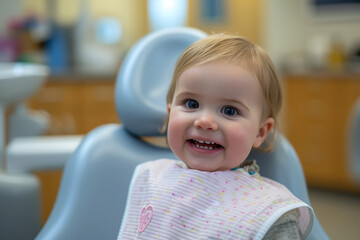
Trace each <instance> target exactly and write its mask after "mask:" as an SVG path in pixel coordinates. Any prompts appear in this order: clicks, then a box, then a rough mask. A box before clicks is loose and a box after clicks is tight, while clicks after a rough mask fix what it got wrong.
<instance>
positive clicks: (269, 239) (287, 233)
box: [263, 209, 302, 240]
mask: <svg viewBox="0 0 360 240" xmlns="http://www.w3.org/2000/svg"><path fill="white" fill-rule="evenodd" d="M298 218H299V212H298V210H297V209H295V210H292V211H289V212H287V213H285V214H284V215H282V216H281V217H280V218H279V219H278V220H277V221H276V222H275V223H274V224H273V225H272V226H271V228H270V229H269V231H268V232H267V233H266V235H265V237H264V238H263V239H264V240H289V239H290V240H298V239H302V237H301V234H300V231H299V226H298Z"/></svg>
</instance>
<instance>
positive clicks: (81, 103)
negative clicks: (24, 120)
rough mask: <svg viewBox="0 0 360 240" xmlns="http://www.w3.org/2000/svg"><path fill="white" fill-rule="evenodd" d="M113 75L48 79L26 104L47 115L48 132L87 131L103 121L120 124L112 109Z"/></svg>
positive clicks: (78, 132) (74, 132)
mask: <svg viewBox="0 0 360 240" xmlns="http://www.w3.org/2000/svg"><path fill="white" fill-rule="evenodd" d="M114 87H115V77H114V78H113V79H112V78H110V79H107V78H104V79H101V78H100V79H95V80H94V79H93V80H89V81H86V80H83V79H82V80H78V81H70V80H68V79H64V80H63V81H62V80H61V79H57V80H56V81H51V80H50V81H48V82H47V83H46V84H45V86H44V87H43V88H42V89H41V91H39V92H38V94H36V95H35V96H34V97H33V98H31V99H30V100H29V107H30V108H32V109H41V110H44V111H46V112H47V113H48V114H49V115H50V119H51V121H50V128H49V130H48V132H47V135H64V134H65V135H66V134H86V133H88V132H89V131H91V130H92V129H93V128H95V127H97V126H99V125H102V124H106V123H119V118H118V116H117V114H116V109H115V101H114V100H115V97H114Z"/></svg>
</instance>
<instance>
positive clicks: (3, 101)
mask: <svg viewBox="0 0 360 240" xmlns="http://www.w3.org/2000/svg"><path fill="white" fill-rule="evenodd" d="M48 74H49V70H48V68H47V67H46V66H44V65H38V64H28V63H0V105H3V106H6V105H8V104H13V103H18V102H21V101H23V100H24V99H27V98H29V97H30V96H32V95H33V94H34V93H35V92H37V91H38V90H39V89H40V87H41V86H42V85H43V83H44V81H45V78H46V76H47V75H48Z"/></svg>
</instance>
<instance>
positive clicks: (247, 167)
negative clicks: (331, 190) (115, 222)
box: [118, 34, 313, 240]
mask: <svg viewBox="0 0 360 240" xmlns="http://www.w3.org/2000/svg"><path fill="white" fill-rule="evenodd" d="M280 106H281V90H280V83H279V79H278V77H277V74H276V72H275V69H274V66H273V64H272V62H271V60H270V58H269V57H268V56H267V54H266V53H265V52H264V51H263V50H262V49H261V48H260V47H258V46H256V45H254V44H253V43H251V42H249V41H248V40H246V39H244V38H242V37H238V36H231V35H223V34H221V35H213V36H209V37H207V38H205V39H202V40H200V41H198V42H196V43H194V44H192V45H191V46H189V47H188V48H187V49H186V50H185V51H184V52H183V53H182V55H181V56H180V57H179V59H178V61H177V64H176V68H175V71H174V75H173V80H172V83H171V86H170V89H169V92H168V95H167V108H168V113H169V114H168V119H167V121H166V125H167V139H168V144H169V146H170V148H171V150H172V151H173V153H174V154H175V155H176V156H177V157H178V158H179V159H180V160H181V161H177V160H171V159H160V160H156V161H150V162H146V163H143V164H141V165H139V166H138V167H137V168H136V170H135V173H134V176H133V179H132V182H131V186H130V190H129V196H128V202H127V206H126V210H125V214H124V218H123V222H122V225H121V229H120V233H119V237H118V239H131V240H132V239H306V238H307V236H308V235H309V233H310V231H311V228H312V222H313V212H312V209H311V208H310V207H309V206H308V205H306V204H305V203H303V202H302V201H300V200H299V199H297V198H296V197H295V196H293V195H292V194H291V193H290V191H289V190H288V189H286V188H285V187H284V186H283V185H281V184H279V183H277V182H274V181H272V180H270V179H267V178H264V177H261V176H260V175H259V173H258V166H257V165H256V162H255V161H254V160H252V161H245V160H246V158H247V156H248V155H249V153H250V151H251V149H252V148H262V150H271V148H272V144H273V134H274V133H275V132H276V130H275V129H276V123H277V120H276V119H277V115H278V112H279V109H280ZM265 140H267V142H266V143H264V144H263V142H264V141H265ZM264 146H265V147H264Z"/></svg>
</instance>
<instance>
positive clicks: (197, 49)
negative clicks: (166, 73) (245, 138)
mask: <svg viewBox="0 0 360 240" xmlns="http://www.w3.org/2000/svg"><path fill="white" fill-rule="evenodd" d="M216 62H221V63H229V64H236V65H239V66H241V67H242V68H245V69H246V70H248V71H249V72H251V73H252V74H254V76H255V77H256V78H257V79H258V80H259V82H260V85H261V87H262V92H263V96H264V107H263V116H262V120H265V119H266V118H269V117H271V118H273V119H274V120H275V125H274V128H273V129H274V130H273V131H272V132H271V133H270V136H269V137H268V138H267V144H266V146H265V147H263V148H262V150H271V149H272V145H273V142H274V134H275V132H276V131H275V130H276V129H277V124H276V123H277V117H278V113H279V111H280V109H281V105H282V94H281V86H280V80H279V78H278V75H277V73H276V71H275V67H274V65H273V63H272V61H271V59H270V58H269V56H268V55H267V54H266V53H265V51H264V50H263V49H262V48H260V47H259V46H257V45H255V44H253V43H251V42H250V41H248V40H247V39H245V38H243V37H240V36H233V35H225V34H216V35H211V36H209V37H206V38H204V39H201V40H199V41H197V42H195V43H193V44H192V45H190V46H189V47H188V48H187V49H186V50H185V51H184V52H183V53H182V54H181V55H180V57H179V59H178V61H177V63H176V67H175V70H174V74H173V78H172V82H171V85H170V88H169V91H168V94H167V98H166V102H167V104H171V103H172V100H173V97H174V92H175V89H176V84H177V81H178V79H179V77H180V75H181V74H182V73H183V72H184V71H186V70H187V69H189V68H191V67H196V66H200V65H205V64H210V63H216ZM167 122H168V119H167V120H166V122H165V128H166V126H167Z"/></svg>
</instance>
